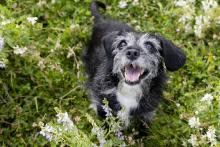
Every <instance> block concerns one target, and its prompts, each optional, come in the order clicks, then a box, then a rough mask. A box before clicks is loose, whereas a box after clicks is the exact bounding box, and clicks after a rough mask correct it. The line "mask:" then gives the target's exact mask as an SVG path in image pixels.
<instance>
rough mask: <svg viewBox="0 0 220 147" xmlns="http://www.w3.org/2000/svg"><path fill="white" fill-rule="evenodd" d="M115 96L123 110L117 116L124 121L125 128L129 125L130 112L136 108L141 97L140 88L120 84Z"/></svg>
mask: <svg viewBox="0 0 220 147" xmlns="http://www.w3.org/2000/svg"><path fill="white" fill-rule="evenodd" d="M116 95H117V100H118V102H119V103H120V104H121V105H122V107H123V108H124V110H123V113H122V114H119V116H120V117H121V119H122V120H124V121H125V125H126V126H127V125H128V124H129V114H130V110H131V109H134V108H137V107H138V104H139V100H140V98H141V96H142V89H141V86H140V85H128V84H126V83H125V82H120V83H119V85H118V89H117V93H116ZM120 113H121V112H120Z"/></svg>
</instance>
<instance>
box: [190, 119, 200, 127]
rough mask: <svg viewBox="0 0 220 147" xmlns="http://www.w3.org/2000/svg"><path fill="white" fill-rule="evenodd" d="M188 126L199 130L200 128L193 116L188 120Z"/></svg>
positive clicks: (197, 120)
mask: <svg viewBox="0 0 220 147" xmlns="http://www.w3.org/2000/svg"><path fill="white" fill-rule="evenodd" d="M188 124H189V126H190V127H191V128H199V126H200V122H199V118H196V117H195V116H193V117H191V118H190V119H189V122H188Z"/></svg>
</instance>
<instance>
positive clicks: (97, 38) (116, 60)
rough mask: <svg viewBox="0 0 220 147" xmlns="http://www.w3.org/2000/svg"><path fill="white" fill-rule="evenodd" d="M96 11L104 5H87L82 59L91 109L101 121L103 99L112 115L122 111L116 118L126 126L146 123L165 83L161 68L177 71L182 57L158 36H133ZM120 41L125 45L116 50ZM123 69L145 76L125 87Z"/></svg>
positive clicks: (140, 33)
mask: <svg viewBox="0 0 220 147" xmlns="http://www.w3.org/2000/svg"><path fill="white" fill-rule="evenodd" d="M98 7H102V8H105V5H104V4H103V3H101V2H95V1H93V2H92V3H91V7H90V9H91V12H92V15H93V16H94V27H93V33H92V37H91V41H90V44H89V46H88V48H87V49H86V50H85V52H84V58H83V59H84V63H85V67H86V72H87V74H88V83H87V87H88V89H89V93H90V97H91V102H92V104H93V108H94V109H95V110H96V111H97V113H98V115H100V116H103V117H104V116H105V114H106V113H105V111H104V110H103V108H102V105H103V99H104V98H106V99H107V100H108V101H109V107H110V108H111V109H112V110H113V113H114V114H115V115H117V114H118V112H119V110H121V109H122V107H123V108H125V111H124V113H123V114H118V115H121V117H122V118H123V119H124V120H125V121H126V124H127V125H128V123H129V120H130V119H132V118H133V119H135V120H140V121H144V122H149V121H150V119H151V118H152V116H153V113H154V111H155V109H156V107H157V106H158V104H159V102H160V99H161V98H162V90H163V85H164V84H165V81H166V75H165V68H164V65H165V67H166V68H167V69H168V70H170V71H175V70H178V69H179V68H180V67H182V66H183V65H184V64H185V60H186V57H185V55H184V54H183V52H182V51H181V49H180V48H178V47H177V46H175V45H174V44H173V43H171V42H170V41H168V40H166V39H165V38H163V37H161V36H158V35H155V34H148V33H142V32H136V31H135V30H133V29H132V28H131V27H130V26H128V25H126V24H123V23H120V22H118V21H114V20H111V19H106V18H104V17H103V16H102V15H101V14H100V13H99V11H98ZM122 41H124V42H126V45H125V46H123V47H120V48H119V46H120V43H121V42H122ZM130 50H135V51H137V52H138V53H139V54H138V57H137V59H134V60H133V59H132V60H131V59H129V58H128V56H127V54H128V51H130ZM127 65H132V66H133V67H135V66H138V67H140V68H141V69H144V71H146V74H145V75H144V74H143V77H142V78H141V79H140V81H138V82H137V83H133V84H129V83H127V82H126V81H125V78H124V75H123V69H124V67H125V66H127Z"/></svg>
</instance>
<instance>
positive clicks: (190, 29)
mask: <svg viewBox="0 0 220 147" xmlns="http://www.w3.org/2000/svg"><path fill="white" fill-rule="evenodd" d="M184 29H185V32H186V33H189V32H191V31H192V26H191V25H190V24H189V23H187V24H186V25H185V27H184Z"/></svg>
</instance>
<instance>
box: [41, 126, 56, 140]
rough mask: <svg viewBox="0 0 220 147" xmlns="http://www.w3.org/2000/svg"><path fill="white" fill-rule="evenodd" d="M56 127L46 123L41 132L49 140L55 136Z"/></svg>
mask: <svg viewBox="0 0 220 147" xmlns="http://www.w3.org/2000/svg"><path fill="white" fill-rule="evenodd" d="M53 133H54V128H53V127H52V126H50V125H48V124H46V125H45V126H44V127H43V128H42V130H41V131H40V134H41V135H42V136H44V137H45V138H46V139H47V140H48V141H51V140H52V138H53Z"/></svg>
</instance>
